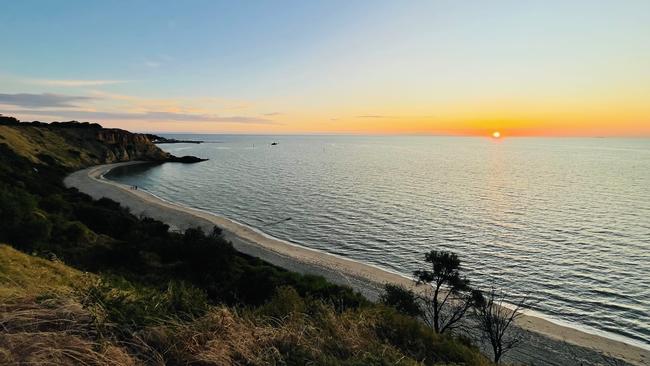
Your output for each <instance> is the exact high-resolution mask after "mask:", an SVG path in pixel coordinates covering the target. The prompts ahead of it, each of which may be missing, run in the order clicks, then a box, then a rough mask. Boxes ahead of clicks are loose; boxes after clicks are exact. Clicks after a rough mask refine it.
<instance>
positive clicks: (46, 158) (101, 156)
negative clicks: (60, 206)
mask: <svg viewBox="0 0 650 366" xmlns="http://www.w3.org/2000/svg"><path fill="white" fill-rule="evenodd" d="M0 143H4V144H6V145H8V146H9V147H11V149H12V150H13V151H14V152H16V153H18V154H19V155H21V156H23V157H25V158H27V159H29V160H30V161H31V162H33V163H41V164H47V165H52V166H59V167H64V168H67V169H78V168H81V167H85V166H90V165H96V164H105V163H115V162H121V161H130V160H147V161H157V162H166V161H183V162H198V161H201V159H198V158H195V159H192V158H191V157H183V158H177V157H175V156H172V155H171V154H169V153H166V152H164V151H163V150H161V149H160V148H159V147H157V146H156V145H155V144H154V143H153V142H151V141H150V139H149V137H148V135H146V134H137V133H131V132H128V131H124V130H120V129H114V128H103V127H101V126H100V125H98V124H89V123H79V122H63V123H53V124H45V123H18V122H17V121H14V120H11V119H9V118H7V117H4V118H3V117H2V116H1V115H0ZM181 159H184V160H181Z"/></svg>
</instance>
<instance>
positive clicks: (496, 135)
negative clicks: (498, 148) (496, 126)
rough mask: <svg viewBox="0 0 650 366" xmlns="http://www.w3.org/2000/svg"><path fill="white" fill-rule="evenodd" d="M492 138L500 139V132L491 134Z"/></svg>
mask: <svg viewBox="0 0 650 366" xmlns="http://www.w3.org/2000/svg"><path fill="white" fill-rule="evenodd" d="M492 138H495V139H498V138H501V132H499V131H494V132H492Z"/></svg>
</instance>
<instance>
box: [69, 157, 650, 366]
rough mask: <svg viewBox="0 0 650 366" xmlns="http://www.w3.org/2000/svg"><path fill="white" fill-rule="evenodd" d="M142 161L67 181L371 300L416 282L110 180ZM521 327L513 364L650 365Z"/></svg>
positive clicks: (642, 357) (553, 331)
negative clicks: (216, 230)
mask: <svg viewBox="0 0 650 366" xmlns="http://www.w3.org/2000/svg"><path fill="white" fill-rule="evenodd" d="M138 163H142V162H126V163H117V164H106V165H99V166H95V167H91V168H87V169H83V170H80V171H77V172H74V173H72V174H70V175H69V176H68V177H66V179H65V181H64V183H65V185H66V186H68V187H75V188H77V189H78V190H79V191H81V192H84V193H86V194H88V195H90V196H92V197H93V198H96V199H99V198H101V197H107V198H110V199H112V200H114V201H117V202H119V203H120V204H122V205H123V206H125V207H128V208H129V209H130V210H131V212H132V213H133V214H135V215H138V216H139V215H143V216H148V217H152V218H154V219H157V220H160V221H163V222H165V223H166V224H168V225H170V226H171V228H172V229H174V230H185V229H187V228H190V227H197V226H199V227H202V228H203V229H204V230H206V231H209V230H211V229H212V227H213V226H215V225H216V226H218V227H220V228H222V229H223V233H224V234H223V235H224V237H225V238H226V239H227V240H229V241H231V242H232V244H233V246H234V247H235V248H236V249H237V250H238V251H240V252H242V253H245V254H248V255H251V256H254V257H258V258H260V259H263V260H265V261H267V262H269V263H272V264H274V265H277V266H279V267H282V268H285V269H288V270H291V271H295V272H300V273H309V274H315V275H320V276H323V277H325V278H327V279H328V280H329V281H331V282H334V283H338V284H343V285H348V286H351V287H352V288H354V289H355V290H358V291H359V292H361V293H362V294H363V295H365V296H366V297H368V298H369V299H376V298H377V296H378V294H379V291H380V288H381V286H382V285H383V284H384V283H396V284H402V285H404V286H412V285H413V281H412V280H411V279H409V278H406V277H404V276H401V275H398V274H395V273H391V272H388V271H386V270H383V269H380V268H377V267H374V266H371V265H367V264H364V263H360V262H355V261H352V260H349V259H346V258H343V257H339V256H335V255H332V254H328V253H325V252H321V251H317V250H312V249H309V248H305V247H302V246H299V245H295V244H292V243H289V242H287V241H284V240H280V239H277V238H273V237H271V236H269V235H266V234H264V233H262V232H261V231H259V230H256V229H254V228H251V227H248V226H246V225H242V224H239V223H237V222H234V221H232V220H229V219H227V218H225V217H221V216H218V215H215V214H211V213H208V212H205V211H202V210H198V209H193V208H190V207H186V206H183V205H179V204H176V203H173V202H168V201H165V200H162V199H160V198H158V197H156V196H154V195H152V194H150V193H147V192H146V191H143V190H133V189H131V187H129V186H127V185H123V184H120V183H117V182H114V181H110V180H108V179H105V178H104V177H103V176H104V174H106V173H107V172H108V171H110V170H111V169H113V168H115V167H118V166H122V165H130V164H138ZM517 325H518V326H519V327H520V328H521V329H522V330H523V338H524V341H523V342H522V344H521V345H520V347H518V348H517V349H515V350H513V351H512V353H511V354H509V355H507V356H506V357H505V361H507V362H517V363H525V364H531V365H574V364H575V365H579V364H580V363H581V362H582V364H584V365H598V364H605V365H607V364H609V363H608V362H606V361H605V360H604V359H603V355H607V356H609V357H613V358H616V359H619V360H623V361H625V362H626V363H629V364H632V365H650V347H647V349H645V348H641V347H637V346H634V345H630V344H627V343H623V342H621V341H618V340H614V339H610V338H607V337H603V336H600V335H596V334H591V333H588V332H585V331H581V330H578V329H575V328H571V327H566V326H563V325H560V324H556V323H554V322H551V321H549V320H547V319H544V318H541V317H537V316H531V315H524V316H522V317H521V318H520V319H519V320H518V322H517Z"/></svg>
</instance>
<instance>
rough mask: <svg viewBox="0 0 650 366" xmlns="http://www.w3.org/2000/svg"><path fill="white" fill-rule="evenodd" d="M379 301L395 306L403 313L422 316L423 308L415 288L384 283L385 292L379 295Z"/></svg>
mask: <svg viewBox="0 0 650 366" xmlns="http://www.w3.org/2000/svg"><path fill="white" fill-rule="evenodd" d="M379 301H380V302H381V303H382V304H384V305H387V306H390V307H392V308H395V309H396V310H397V311H399V312H400V313H402V314H406V315H411V316H421V315H422V308H421V307H420V304H419V302H418V296H417V295H416V294H415V293H414V292H413V290H410V289H407V288H405V287H404V286H400V285H393V284H390V283H387V284H385V285H384V293H383V294H381V296H379Z"/></svg>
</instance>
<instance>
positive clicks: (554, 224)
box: [110, 135, 650, 347]
mask: <svg viewBox="0 0 650 366" xmlns="http://www.w3.org/2000/svg"><path fill="white" fill-rule="evenodd" d="M165 136H166V137H175V138H181V139H196V140H204V141H206V143H203V144H199V145H196V144H164V145H160V147H161V148H163V149H164V150H166V151H169V152H170V153H172V154H174V155H179V156H180V155H195V156H199V157H206V158H209V159H210V160H209V161H207V162H203V163H198V164H189V165H187V164H162V165H157V166H153V167H142V166H135V167H127V168H121V169H118V170H116V171H114V172H113V173H112V174H111V175H110V178H111V179H114V180H117V181H120V182H123V183H126V184H130V185H137V186H139V187H140V188H141V189H144V190H147V191H149V192H151V193H153V194H155V195H157V196H160V197H161V198H164V199H167V200H171V201H175V202H178V203H181V204H184V205H187V206H190V207H195V208H200V209H203V210H206V211H210V212H213V213H216V214H219V215H222V216H225V217H228V218H231V219H233V220H235V221H238V222H241V223H244V224H247V225H249V226H252V227H255V228H257V229H260V230H262V231H263V232H265V233H267V234H269V235H272V236H275V237H278V238H280V239H285V240H288V241H291V242H294V243H297V244H300V245H303V246H305V247H309V248H314V249H318V250H322V251H325V252H328V253H335V254H337V255H341V256H344V257H347V258H350V259H354V260H357V261H361V262H365V263H369V264H373V265H376V266H378V267H381V268H384V269H387V270H389V271H392V272H397V273H400V274H404V275H406V276H410V274H411V273H412V272H413V271H414V270H416V269H418V268H420V266H421V265H423V258H424V253H425V252H427V251H429V250H431V249H438V250H450V251H453V252H455V253H457V254H458V255H459V256H460V258H461V260H462V266H463V270H464V273H465V274H466V275H467V277H468V278H469V279H470V281H471V282H472V284H473V285H474V286H476V287H478V288H483V289H489V288H490V287H497V288H499V289H503V290H504V291H505V292H506V293H507V294H508V296H509V297H510V298H511V299H513V301H514V300H515V299H517V298H520V297H522V296H527V297H528V298H529V299H530V300H531V303H532V304H533V305H532V306H533V308H534V309H535V310H536V311H538V312H539V313H541V314H542V315H544V316H547V317H549V318H551V319H556V320H560V321H562V322H567V323H569V324H571V325H575V326H577V327H583V328H585V329H588V330H595V331H598V332H604V333H606V334H610V335H616V336H618V337H624V338H625V339H627V340H630V341H631V342H634V343H637V344H641V345H645V346H646V347H647V346H649V345H650V139H641V138H639V139H633V138H632V139H622V138H621V139H618V138H616V139H615V138H503V139H499V140H495V139H488V138H478V137H467V138H464V137H429V136H427V137H424V136H417V137H413V136H409V137H379V136H253V135H165ZM272 142H277V143H278V144H277V145H275V146H272V145H271V143H272Z"/></svg>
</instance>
